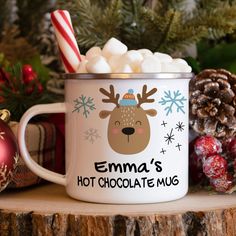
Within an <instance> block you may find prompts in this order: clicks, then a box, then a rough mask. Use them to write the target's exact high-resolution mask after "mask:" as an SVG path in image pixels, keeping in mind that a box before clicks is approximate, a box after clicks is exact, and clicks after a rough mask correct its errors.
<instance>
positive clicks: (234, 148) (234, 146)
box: [228, 138, 236, 158]
mask: <svg viewBox="0 0 236 236" xmlns="http://www.w3.org/2000/svg"><path fill="white" fill-rule="evenodd" d="M228 152H229V154H230V155H231V156H232V157H235V158H236V138H233V139H232V140H231V141H230V143H229V144H228Z"/></svg>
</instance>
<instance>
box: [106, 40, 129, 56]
mask: <svg viewBox="0 0 236 236" xmlns="http://www.w3.org/2000/svg"><path fill="white" fill-rule="evenodd" d="M127 50H128V48H127V46H126V45H125V44H123V43H122V42H120V41H119V40H118V39H116V38H111V39H109V40H108V41H107V42H106V44H105V45H104V47H103V49H102V55H103V56H104V57H106V58H107V59H108V58H109V57H110V56H112V55H122V54H124V53H126V52H127Z"/></svg>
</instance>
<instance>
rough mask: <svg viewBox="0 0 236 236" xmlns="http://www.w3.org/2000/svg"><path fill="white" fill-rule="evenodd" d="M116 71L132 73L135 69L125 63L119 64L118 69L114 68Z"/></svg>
mask: <svg viewBox="0 0 236 236" xmlns="http://www.w3.org/2000/svg"><path fill="white" fill-rule="evenodd" d="M114 72H115V73H132V72H133V70H132V68H131V67H130V65H128V64H123V65H121V66H119V67H118V68H117V69H116V70H114Z"/></svg>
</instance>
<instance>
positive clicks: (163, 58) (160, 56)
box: [154, 52, 172, 62]
mask: <svg viewBox="0 0 236 236" xmlns="http://www.w3.org/2000/svg"><path fill="white" fill-rule="evenodd" d="M154 56H156V57H157V58H158V59H159V60H160V61H161V62H172V57H171V56H170V55H168V54H165V53H161V52H155V53H154Z"/></svg>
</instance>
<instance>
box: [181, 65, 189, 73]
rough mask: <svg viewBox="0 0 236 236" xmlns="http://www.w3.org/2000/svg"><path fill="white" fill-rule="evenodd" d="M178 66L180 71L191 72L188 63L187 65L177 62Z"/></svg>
mask: <svg viewBox="0 0 236 236" xmlns="http://www.w3.org/2000/svg"><path fill="white" fill-rule="evenodd" d="M178 67H179V68H180V70H181V72H184V73H190V72H192V67H191V66H189V65H188V64H187V65H183V64H178Z"/></svg>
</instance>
